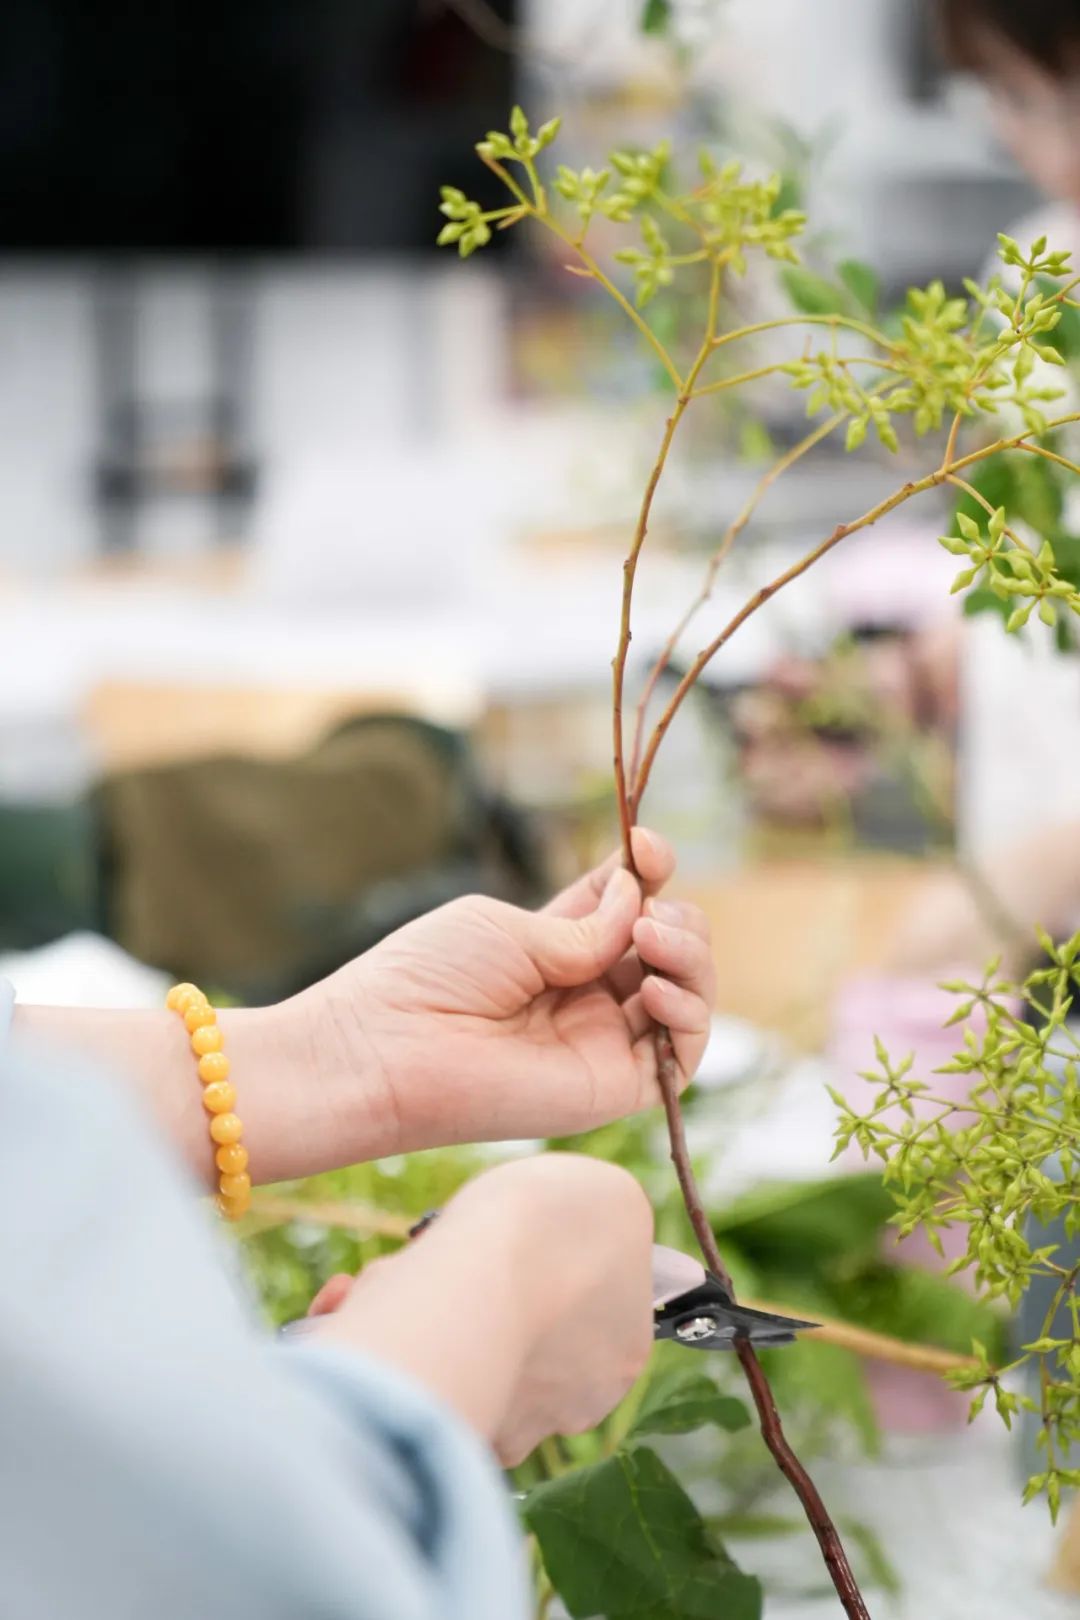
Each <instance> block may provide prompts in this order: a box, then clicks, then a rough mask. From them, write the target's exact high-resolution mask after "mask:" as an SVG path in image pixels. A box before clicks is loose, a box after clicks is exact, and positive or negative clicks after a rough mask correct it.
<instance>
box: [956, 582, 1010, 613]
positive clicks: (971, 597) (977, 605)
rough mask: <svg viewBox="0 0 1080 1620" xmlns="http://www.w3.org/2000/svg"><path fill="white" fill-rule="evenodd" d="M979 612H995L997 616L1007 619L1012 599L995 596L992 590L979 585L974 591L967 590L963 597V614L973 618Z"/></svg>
mask: <svg viewBox="0 0 1080 1620" xmlns="http://www.w3.org/2000/svg"><path fill="white" fill-rule="evenodd" d="M980 613H996V614H997V615H998V616H999V618H1001V619H1004V620H1007V619H1008V618H1009V617H1010V615H1011V613H1012V599H1011V597H1005V599H1004V600H1002V598H1001V597H1000V596H995V595H994V593H993V591H991V590H988V589H987V588H986V587H985V586H980V588H979V589H978V590H976V591H969V592H968V594H967V596H965V597H964V616H965V618H968V619H974V618H976V617H977V616H978V614H980Z"/></svg>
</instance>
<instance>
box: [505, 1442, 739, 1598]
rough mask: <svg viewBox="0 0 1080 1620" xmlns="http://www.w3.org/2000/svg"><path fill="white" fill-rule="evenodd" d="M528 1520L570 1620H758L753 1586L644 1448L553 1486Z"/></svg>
mask: <svg viewBox="0 0 1080 1620" xmlns="http://www.w3.org/2000/svg"><path fill="white" fill-rule="evenodd" d="M524 1513H525V1522H526V1523H527V1525H528V1527H529V1529H530V1530H531V1531H532V1532H533V1534H534V1535H535V1536H536V1539H537V1541H538V1542H539V1544H540V1550H541V1552H542V1554H543V1558H544V1567H545V1569H546V1570H547V1573H548V1575H549V1577H550V1578H551V1581H552V1584H553V1585H554V1587H555V1590H556V1591H557V1592H558V1594H559V1596H560V1598H561V1599H562V1601H563V1603H564V1604H565V1605H566V1608H567V1610H568V1611H569V1613H570V1614H571V1615H572V1616H573V1620H591V1617H593V1616H604V1617H605V1620H631V1617H632V1620H720V1617H721V1616H722V1617H723V1620H759V1617H760V1615H761V1588H760V1586H759V1585H758V1583H757V1581H756V1580H754V1579H753V1578H752V1577H751V1576H748V1575H744V1574H743V1573H742V1572H741V1571H740V1570H739V1569H738V1568H737V1567H736V1565H735V1564H734V1562H733V1561H732V1559H731V1558H730V1557H729V1556H728V1554H727V1552H725V1550H724V1548H723V1546H722V1545H721V1544H720V1543H719V1542H718V1541H717V1540H715V1539H714V1538H713V1537H712V1536H710V1534H709V1531H708V1529H707V1527H706V1525H705V1522H704V1520H703V1519H702V1517H701V1515H700V1513H699V1512H698V1510H697V1508H696V1507H695V1506H694V1504H693V1502H692V1501H691V1500H690V1498H689V1496H687V1494H686V1492H685V1491H684V1490H683V1488H682V1486H681V1485H680V1484H679V1482H678V1480H677V1479H676V1478H675V1476H674V1475H673V1474H672V1473H671V1472H670V1471H669V1470H668V1469H667V1468H665V1466H664V1464H663V1463H662V1462H661V1461H660V1459H659V1457H658V1456H657V1455H656V1453H655V1452H653V1451H650V1450H649V1449H648V1448H647V1447H637V1448H635V1449H633V1450H630V1451H620V1452H617V1453H616V1455H615V1456H614V1457H609V1458H608V1459H607V1460H606V1461H605V1462H602V1463H597V1464H595V1465H594V1466H593V1467H592V1468H581V1469H578V1470H577V1471H576V1472H574V1473H571V1474H565V1475H563V1477H562V1478H561V1479H555V1480H550V1481H549V1482H548V1483H547V1484H545V1485H541V1486H540V1487H539V1488H538V1489H537V1490H535V1491H533V1492H532V1494H531V1495H530V1496H529V1498H528V1500H527V1502H526V1504H525V1510H524Z"/></svg>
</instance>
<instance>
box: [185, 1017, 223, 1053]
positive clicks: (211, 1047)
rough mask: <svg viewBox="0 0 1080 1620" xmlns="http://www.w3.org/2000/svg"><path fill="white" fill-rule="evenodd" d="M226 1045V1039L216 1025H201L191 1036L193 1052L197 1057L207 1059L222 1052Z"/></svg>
mask: <svg viewBox="0 0 1080 1620" xmlns="http://www.w3.org/2000/svg"><path fill="white" fill-rule="evenodd" d="M223 1044H224V1037H223V1036H222V1033H221V1031H220V1029H218V1027H217V1025H216V1024H200V1025H199V1027H198V1029H197V1030H195V1031H194V1032H193V1033H192V1036H191V1050H192V1051H193V1052H194V1053H195V1056H196V1057H207V1056H209V1054H210V1053H211V1052H220V1051H221V1048H222V1045H223Z"/></svg>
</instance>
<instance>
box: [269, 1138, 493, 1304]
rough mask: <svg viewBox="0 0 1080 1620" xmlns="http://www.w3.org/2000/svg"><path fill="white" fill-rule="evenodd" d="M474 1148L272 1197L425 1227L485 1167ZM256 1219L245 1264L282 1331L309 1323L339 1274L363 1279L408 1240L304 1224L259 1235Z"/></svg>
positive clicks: (354, 1172)
mask: <svg viewBox="0 0 1080 1620" xmlns="http://www.w3.org/2000/svg"><path fill="white" fill-rule="evenodd" d="M484 1162H485V1161H484V1160H483V1159H482V1157H481V1155H480V1154H479V1153H478V1152H476V1151H475V1150H474V1149H472V1148H439V1149H436V1150H435V1151H433V1152H430V1153H413V1154H410V1155H409V1157H408V1158H404V1159H382V1160H380V1161H378V1162H377V1163H373V1164H357V1165H353V1166H351V1167H350V1168H349V1169H347V1170H333V1171H331V1172H329V1173H328V1174H327V1175H322V1176H313V1177H312V1178H311V1179H310V1180H309V1181H303V1182H297V1183H287V1184H283V1185H282V1186H280V1187H275V1188H272V1189H268V1191H269V1192H270V1193H271V1194H272V1195H277V1196H287V1197H288V1198H289V1199H290V1201H291V1202H293V1203H295V1204H297V1205H301V1206H302V1205H303V1204H312V1205H319V1204H330V1205H335V1204H339V1205H340V1204H342V1203H344V1204H349V1205H352V1206H353V1207H354V1208H356V1209H358V1210H359V1209H365V1208H366V1209H370V1210H372V1211H374V1212H376V1213H377V1214H379V1215H384V1216H386V1215H389V1216H395V1215H397V1216H404V1217H407V1218H408V1219H409V1220H417V1219H418V1218H419V1217H420V1216H421V1215H422V1214H423V1213H424V1212H425V1211H426V1210H429V1209H437V1208H438V1207H439V1206H440V1205H441V1204H445V1203H446V1202H447V1200H448V1199H449V1198H451V1197H452V1196H453V1194H454V1193H455V1192H456V1191H457V1189H458V1188H459V1187H460V1186H461V1185H462V1183H463V1182H465V1181H468V1180H469V1178H470V1177H471V1176H474V1175H476V1174H477V1172H478V1171H479V1170H480V1169H481V1168H482V1167H483V1164H484ZM259 1223H260V1217H259V1215H258V1212H257V1211H256V1212H255V1213H254V1214H253V1215H252V1216H251V1217H250V1219H249V1221H248V1222H247V1223H246V1230H245V1231H244V1232H243V1236H244V1237H245V1239H246V1241H245V1244H244V1251H245V1258H246V1260H247V1264H248V1268H249V1270H250V1272H251V1275H252V1280H253V1282H254V1285H255V1287H256V1289H257V1291H258V1293H259V1297H260V1299H261V1300H262V1304H263V1308H264V1310H265V1311H266V1314H267V1316H268V1317H269V1319H270V1321H271V1322H272V1323H273V1324H274V1325H275V1326H280V1325H281V1323H283V1322H289V1321H292V1320H293V1319H294V1318H296V1317H298V1316H303V1314H304V1312H305V1311H306V1310H307V1308H308V1306H309V1304H310V1303H311V1300H312V1298H313V1296H314V1295H315V1294H316V1293H317V1292H318V1290H319V1289H320V1288H321V1287H322V1285H323V1283H324V1282H326V1281H327V1279H328V1278H330V1277H332V1276H334V1275H335V1273H337V1272H341V1271H347V1272H353V1273H355V1272H357V1271H359V1270H360V1269H361V1267H363V1266H365V1265H367V1263H368V1262H369V1261H371V1260H377V1259H378V1258H379V1256H380V1255H383V1254H390V1253H393V1251H394V1250H395V1249H397V1248H399V1247H400V1246H401V1238H400V1237H394V1236H386V1235H382V1236H380V1235H378V1234H373V1235H371V1236H365V1235H364V1234H362V1233H356V1232H352V1231H349V1230H347V1229H343V1228H341V1227H338V1226H334V1225H332V1224H328V1223H327V1222H326V1221H325V1220H324V1219H321V1218H320V1219H316V1220H312V1222H311V1223H310V1224H308V1223H307V1222H305V1221H303V1220H302V1219H294V1220H290V1221H289V1222H287V1223H284V1224H275V1225H273V1226H271V1227H270V1228H268V1229H265V1230H259Z"/></svg>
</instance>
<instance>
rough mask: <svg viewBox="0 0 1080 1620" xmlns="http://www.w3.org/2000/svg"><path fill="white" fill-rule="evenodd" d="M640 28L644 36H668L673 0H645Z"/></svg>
mask: <svg viewBox="0 0 1080 1620" xmlns="http://www.w3.org/2000/svg"><path fill="white" fill-rule="evenodd" d="M639 26H640V28H641V32H642V33H643V34H666V33H667V31H668V29H669V28H670V26H671V0H645V4H644V5H643V6H642V8H641V22H640V24H639Z"/></svg>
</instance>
